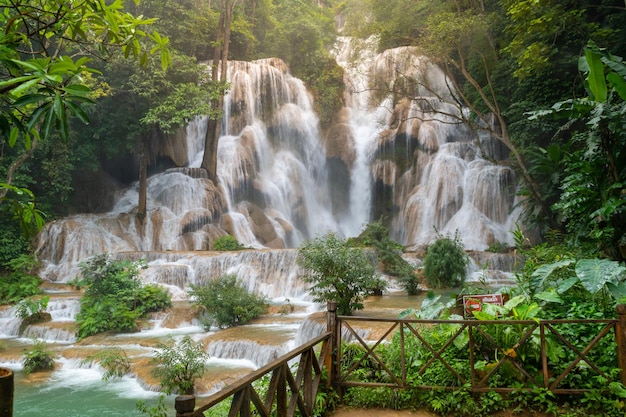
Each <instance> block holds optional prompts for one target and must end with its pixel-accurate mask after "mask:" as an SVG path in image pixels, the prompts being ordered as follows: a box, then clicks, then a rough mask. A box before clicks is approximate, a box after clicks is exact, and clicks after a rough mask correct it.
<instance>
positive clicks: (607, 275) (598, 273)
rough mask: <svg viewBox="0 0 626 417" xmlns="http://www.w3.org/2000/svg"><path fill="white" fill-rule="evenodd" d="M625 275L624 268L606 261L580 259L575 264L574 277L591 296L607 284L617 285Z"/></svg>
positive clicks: (614, 262) (625, 270) (625, 269)
mask: <svg viewBox="0 0 626 417" xmlns="http://www.w3.org/2000/svg"><path fill="white" fill-rule="evenodd" d="M625 275H626V268H624V267H623V266H620V264H619V263H618V262H616V261H611V260H608V259H581V260H579V261H578V263H577V264H576V276H578V279H580V283H581V284H582V285H583V287H585V288H586V289H587V291H589V292H590V293H592V294H595V293H597V292H598V291H600V290H601V289H602V287H604V285H606V284H607V283H612V284H614V285H617V284H618V283H619V282H620V281H622V280H624V277H625Z"/></svg>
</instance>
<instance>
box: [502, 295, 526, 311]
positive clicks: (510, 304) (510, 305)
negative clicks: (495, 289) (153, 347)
mask: <svg viewBox="0 0 626 417" xmlns="http://www.w3.org/2000/svg"><path fill="white" fill-rule="evenodd" d="M525 301H526V297H525V296H523V295H516V296H515V297H513V298H511V299H510V300H509V301H507V302H506V303H504V308H505V309H507V310H508V311H511V310H513V309H514V308H515V307H517V306H518V305H520V304H522V303H523V302H525Z"/></svg>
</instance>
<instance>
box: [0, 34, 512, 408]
mask: <svg viewBox="0 0 626 417" xmlns="http://www.w3.org/2000/svg"><path fill="white" fill-rule="evenodd" d="M372 42H373V40H370V43H372ZM357 52H358V53H357ZM335 54H336V57H337V61H338V63H339V64H340V65H342V66H344V68H345V69H346V82H347V84H348V91H349V93H350V94H349V95H348V96H347V97H346V103H347V106H348V107H347V111H346V114H347V116H346V119H345V120H344V122H345V126H346V129H344V130H345V131H346V132H348V133H347V134H346V135H345V136H337V137H335V138H330V139H329V138H326V140H324V141H323V140H322V138H321V134H320V132H319V131H318V120H317V117H316V115H315V113H314V111H313V105H312V101H311V97H310V95H309V94H308V92H307V91H306V89H305V88H304V85H303V83H302V82H301V81H300V80H297V79H296V78H294V77H293V76H291V75H290V74H289V72H288V71H287V68H286V66H285V64H284V63H282V62H281V61H280V60H276V59H267V60H260V61H255V62H251V63H245V62H232V63H230V66H229V70H228V71H229V73H228V79H229V81H230V82H231V84H232V86H231V89H230V91H229V93H228V95H227V96H226V98H225V112H224V118H223V120H222V125H221V126H222V127H221V129H222V137H221V138H220V142H219V148H218V161H219V162H218V177H219V184H218V185H217V186H215V185H214V184H212V183H211V181H209V180H208V178H207V175H206V172H204V171H203V170H202V169H200V168H199V166H200V163H201V160H202V152H203V149H204V137H205V133H206V128H207V127H206V125H207V123H206V119H201V118H200V119H197V120H194V121H192V122H191V123H190V124H189V125H188V126H187V128H186V135H185V136H186V142H185V143H184V144H179V145H180V146H181V147H184V149H185V153H186V155H187V164H186V166H183V167H177V168H170V169H168V170H166V171H164V172H161V173H159V174H155V175H153V176H151V177H150V178H149V180H148V213H147V216H146V218H145V219H144V221H143V222H140V221H139V220H138V219H137V216H136V215H135V212H136V207H137V200H138V186H137V185H136V184H135V185H133V186H131V187H130V188H129V189H127V190H123V191H120V192H119V196H118V198H117V200H116V202H115V205H114V206H113V208H112V210H111V211H109V212H108V213H103V214H81V215H76V216H71V217H68V218H66V219H61V220H57V221H54V222H51V223H50V224H48V225H47V226H46V228H45V229H44V230H43V231H42V233H41V234H40V236H39V241H38V245H37V254H38V257H39V260H40V261H41V262H42V263H43V265H44V268H43V270H42V272H41V275H42V277H43V278H45V279H47V280H49V281H52V282H57V283H64V282H68V281H70V280H72V279H73V278H74V277H76V276H77V273H78V267H77V265H78V263H79V262H80V261H83V260H85V259H87V258H88V257H90V256H93V255H96V254H100V253H103V252H110V253H115V254H116V255H115V256H117V257H119V258H125V259H139V258H144V259H146V260H147V262H148V269H146V270H144V271H143V272H142V279H143V281H145V282H154V283H158V284H159V285H162V286H164V287H166V288H168V290H169V291H170V293H171V294H172V295H173V298H174V300H175V307H174V309H173V310H172V311H171V312H168V313H167V314H164V315H157V316H155V317H153V318H152V319H151V320H150V321H149V322H148V323H147V324H146V328H145V329H143V330H142V331H141V332H140V333H136V334H130V335H118V336H114V337H102V338H95V339H94V340H93V341H90V342H89V343H86V342H81V343H74V342H75V336H74V319H75V315H76V313H77V310H78V297H77V296H76V295H75V294H74V295H68V294H65V292H67V290H64V291H61V293H60V294H56V293H51V296H52V298H51V300H50V303H49V306H48V312H49V313H50V314H51V317H52V321H51V322H49V323H45V324H38V325H34V326H29V328H28V329H26V331H25V333H23V334H22V335H21V336H20V335H19V332H20V323H21V320H19V319H17V318H15V315H14V311H13V310H12V309H0V325H1V328H2V330H0V331H1V332H2V333H1V334H0V337H2V338H3V339H4V338H6V339H8V340H9V348H8V349H7V350H6V351H4V352H0V365H4V366H9V367H12V368H14V369H20V367H21V365H20V363H19V356H20V354H21V351H22V349H23V347H24V345H27V344H29V343H30V341H29V340H27V336H28V335H30V336H32V337H36V338H40V339H43V340H47V341H49V342H50V343H54V344H55V347H56V349H57V352H58V353H59V355H60V356H61V361H60V363H61V366H60V369H58V370H57V371H55V372H54V373H53V374H52V379H51V380H52V381H55V382H54V384H57V385H59V386H63V384H61V383H58V381H59V379H64V378H66V377H69V378H75V379H82V380H85V381H87V383H85V384H83V385H85V386H92V382H93V380H95V379H98V378H99V376H100V375H101V374H102V370H100V369H99V368H98V367H97V366H90V365H88V364H87V365H86V364H84V363H82V362H81V361H80V360H79V359H81V358H84V357H86V356H87V355H88V354H90V353H91V352H93V350H94V349H100V348H102V347H106V346H120V347H123V348H124V349H125V350H128V351H129V356H130V357H131V360H132V361H133V366H134V368H135V369H138V370H141V369H143V368H146V363H147V361H149V357H150V356H151V355H152V354H153V348H154V345H155V344H156V343H158V342H159V341H162V340H163V338H165V337H166V336H167V335H173V336H174V337H177V338H179V337H182V335H186V334H190V335H192V336H193V337H194V338H196V339H197V340H202V341H203V342H204V343H205V344H206V346H207V351H209V352H211V353H212V355H213V356H214V357H213V358H212V359H211V366H212V367H213V368H212V369H213V371H212V373H213V374H215V375H218V374H219V375H224V374H227V375H230V376H229V378H236V376H237V375H239V374H242V373H246V372H249V370H250V369H254V368H255V367H257V366H261V365H264V363H262V362H265V361H268V360H270V359H272V358H275V357H276V356H277V355H279V354H281V353H283V352H285V351H286V350H288V349H289V348H291V347H293V344H294V343H296V342H302V341H306V340H308V339H310V337H311V336H312V335H314V334H316V333H319V332H320V331H322V330H323V328H324V323H323V322H320V321H319V320H317V321H314V320H309V319H308V318H307V317H308V316H309V315H310V313H312V312H314V311H316V310H318V307H317V306H314V305H313V304H312V303H311V302H310V301H309V300H308V296H307V288H306V286H305V284H304V283H303V282H302V281H301V280H300V279H299V274H300V271H299V270H298V268H297V264H296V256H297V251H295V250H294V249H286V248H290V247H292V248H293V247H296V246H298V245H299V244H300V243H301V242H303V241H305V240H307V239H310V238H311V237H313V236H315V235H317V234H322V233H325V232H328V231H332V232H339V233H341V234H343V235H344V236H355V235H357V234H358V233H359V232H360V231H361V229H362V227H363V225H364V224H366V223H367V222H369V221H371V220H373V219H377V218H378V217H379V216H380V215H383V214H389V216H388V218H389V220H390V222H391V225H392V233H393V236H392V237H393V238H394V239H396V240H398V241H400V242H402V243H404V244H406V245H407V246H410V245H415V246H419V245H424V244H427V243H429V242H430V241H431V240H432V238H433V236H434V232H433V227H436V228H437V229H438V230H440V231H442V232H454V231H455V230H459V231H460V235H461V237H462V238H463V239H464V243H465V244H466V246H467V247H468V248H472V249H484V248H485V247H486V245H487V244H488V243H490V242H491V241H494V240H500V241H504V242H507V241H508V240H509V238H508V237H507V233H508V231H509V230H511V228H512V224H513V221H514V219H515V216H512V215H511V207H512V205H513V204H514V197H513V196H514V194H513V191H514V190H513V187H514V183H515V178H514V174H513V172H512V171H510V170H509V169H507V168H503V167H500V166H497V165H494V164H492V163H489V162H487V161H486V160H485V159H482V158H481V152H482V150H481V149H487V148H489V146H488V145H489V144H490V140H491V138H488V137H484V138H481V141H482V142H483V146H482V148H479V147H477V146H476V141H475V140H474V139H475V138H474V136H472V135H471V134H470V132H469V131H468V129H466V128H463V127H462V126H459V125H458V124H455V123H452V124H451V123H446V122H450V120H447V121H446V120H444V121H442V120H441V118H442V117H443V116H441V114H439V113H437V112H435V111H434V110H445V112H447V113H449V114H452V115H457V116H458V114H459V113H458V112H459V109H458V108H456V107H454V106H453V105H451V104H449V103H447V102H446V101H445V100H441V99H440V98H447V99H449V98H450V93H449V92H448V91H447V87H446V83H445V77H444V76H443V74H442V73H441V71H440V70H439V69H438V68H437V67H435V66H433V65H432V64H430V63H428V61H427V60H425V59H424V58H423V57H419V56H417V55H416V54H415V51H414V50H412V49H407V48H399V49H396V50H392V51H386V52H384V53H382V54H376V53H374V52H373V49H372V45H371V44H370V45H369V46H367V47H365V48H360V49H358V50H357V49H355V48H354V46H353V44H352V43H351V41H350V40H349V39H347V38H344V39H340V42H339V43H338V46H337V49H336V51H335ZM355 54H356V55H355ZM355 56H356V60H353V57H355ZM353 62H356V63H357V64H353ZM398 74H405V75H406V74H412V75H413V76H415V77H417V76H418V75H419V76H425V78H424V80H426V81H424V82H423V83H422V84H424V85H428V86H429V87H431V88H432V89H433V90H434V91H435V93H433V91H430V90H429V89H428V88H416V89H415V90H414V91H413V94H412V95H411V99H397V97H394V96H393V95H390V94H374V93H373V91H374V90H372V89H371V87H373V86H376V85H378V86H380V85H382V84H384V85H385V86H386V87H385V88H392V87H393V83H394V82H395V80H396V79H397V76H398ZM381 83H382V84H381ZM453 119H455V118H453ZM331 130H332V129H331ZM332 140H335V141H342V140H345V141H346V142H345V143H342V144H341V145H342V146H338V147H337V149H342V150H344V151H345V154H344V155H341V152H338V153H339V154H340V157H339V158H337V159H340V160H343V162H342V163H345V166H346V169H345V170H344V171H342V172H349V173H350V175H349V177H350V178H349V180H347V181H346V180H345V179H344V178H338V177H332V178H329V172H331V171H332V170H331V169H329V166H328V165H329V159H330V158H328V157H327V153H328V147H329V143H328V141H332ZM346 144H348V145H349V146H346ZM348 154H349V155H352V156H349V155H348ZM491 156H494V155H491ZM335 162H336V161H335ZM332 172H334V171H332ZM337 187H339V188H337ZM338 195H339V196H342V198H345V201H347V203H345V204H344V203H342V202H340V201H338V200H337V197H336V196H338ZM331 196H332V197H331ZM225 232H228V233H231V234H233V235H235V236H236V237H237V239H238V240H239V241H240V242H241V243H243V244H244V245H246V246H249V247H252V248H255V249H257V250H247V251H240V252H233V253H216V252H206V251H205V250H206V249H207V248H208V245H209V242H210V241H212V240H213V239H214V238H215V237H217V236H220V235H223V234H224V233H225ZM267 248H271V249H267ZM223 274H235V275H236V276H237V277H238V278H239V279H240V280H241V281H242V282H243V283H244V284H245V285H246V286H247V288H248V289H250V290H253V291H258V292H261V293H262V294H264V295H266V296H268V297H270V298H271V299H272V300H273V303H274V308H279V307H280V308H286V307H289V308H287V310H286V311H287V313H286V314H284V315H282V314H281V315H277V314H274V315H273V316H271V317H270V318H268V319H266V320H267V321H266V322H262V323H258V324H255V325H254V326H252V327H247V328H246V329H244V330H243V331H242V332H236V331H235V332H233V333H232V334H231V335H230V336H228V337H225V336H223V335H224V333H219V336H218V333H215V332H204V330H203V329H202V328H201V327H200V325H199V323H198V320H197V318H195V317H193V315H192V314H191V313H190V311H191V309H190V307H189V303H188V298H189V297H188V294H187V290H188V288H189V287H190V286H191V285H196V284H202V283H204V282H206V281H208V280H211V279H214V278H215V277H218V276H220V275H223ZM408 302H410V303H413V302H414V299H409V300H408ZM281 306H282V307H281ZM303 322H304V325H302V323H303ZM226 358H227V359H226ZM137 372H138V373H137V374H136V375H131V376H128V377H126V378H125V379H124V380H123V381H120V382H119V384H118V383H115V384H111V385H110V386H109V387H111V389H112V390H113V392H114V394H112V395H113V396H114V397H119V396H123V392H124V391H129V392H132V393H133V394H132V395H133V397H134V398H142V397H145V396H146V395H150V394H149V392H150V390H152V389H155V388H154V381H151V380H150V377H149V376H148V375H144V374H141V373H140V371H137ZM94 375H95V376H94ZM138 381H141V383H139V384H138ZM225 381H226V379H219V378H216V380H214V381H210V382H206V383H205V385H203V386H202V391H201V393H207V392H211V391H213V390H215V389H217V388H219V387H221V385H223V384H224V383H225ZM96 385H97V384H96V383H95V382H94V383H93V386H96ZM46 389H48V388H46ZM71 389H72V390H74V389H76V388H75V387H73V386H72V388H71ZM41 395H42V394H41V392H39V393H35V395H34V398H39V397H40V396H41ZM63 395H65V394H63ZM107 395H108V394H107ZM53 396H55V397H56V396H61V394H60V393H57V392H56V391H55V392H54V394H53ZM37 401H39V400H38V399H37ZM48 401H52V399H49V400H48ZM18 405H19V404H18ZM56 406H57V405H54V406H53V407H56ZM29 407H30V405H25V404H22V405H21V408H22V409H24V410H26V409H29ZM58 407H61V408H62V405H61V404H59V405H58ZM126 407H127V409H128V408H132V405H131V406H130V407H128V406H126ZM40 412H41V410H39V409H38V410H37V411H32V413H31V414H28V413H27V414H19V412H18V413H17V414H16V417H20V416H22V415H24V416H30V415H38V414H37V413H40ZM65 414H66V415H68V414H72V413H71V412H66V413H65Z"/></svg>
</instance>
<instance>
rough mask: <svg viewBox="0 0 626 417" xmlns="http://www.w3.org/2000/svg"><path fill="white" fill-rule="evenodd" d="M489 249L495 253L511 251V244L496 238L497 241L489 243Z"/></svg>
mask: <svg viewBox="0 0 626 417" xmlns="http://www.w3.org/2000/svg"><path fill="white" fill-rule="evenodd" d="M487 251H489V252H493V253H507V252H508V251H509V245H507V244H506V243H504V242H500V241H499V240H496V241H495V242H492V243H490V244H489V247H488V248H487Z"/></svg>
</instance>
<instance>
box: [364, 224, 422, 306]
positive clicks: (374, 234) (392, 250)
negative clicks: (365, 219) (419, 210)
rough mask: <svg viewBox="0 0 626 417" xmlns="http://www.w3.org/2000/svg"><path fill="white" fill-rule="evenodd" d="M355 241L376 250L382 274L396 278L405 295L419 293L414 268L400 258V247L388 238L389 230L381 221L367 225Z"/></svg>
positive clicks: (417, 278) (417, 279)
mask: <svg viewBox="0 0 626 417" xmlns="http://www.w3.org/2000/svg"><path fill="white" fill-rule="evenodd" d="M357 241H359V242H361V243H362V244H363V245H365V246H371V247H373V248H374V249H375V250H376V256H377V258H378V262H380V263H381V264H382V266H383V272H384V273H386V274H389V275H391V276H394V277H397V278H398V282H399V283H400V285H401V286H402V288H403V289H404V290H405V291H406V292H407V294H409V295H416V294H419V293H420V288H419V277H418V276H417V275H416V274H415V271H414V267H413V266H412V265H411V264H410V263H409V262H407V261H406V260H405V259H404V258H402V245H400V244H399V243H398V242H395V241H393V240H392V239H390V238H389V229H388V228H387V227H386V226H385V225H384V224H383V221H382V220H377V221H375V222H372V223H369V224H368V225H367V226H366V227H365V230H363V232H362V233H361V234H360V235H359V237H358V239H357Z"/></svg>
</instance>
